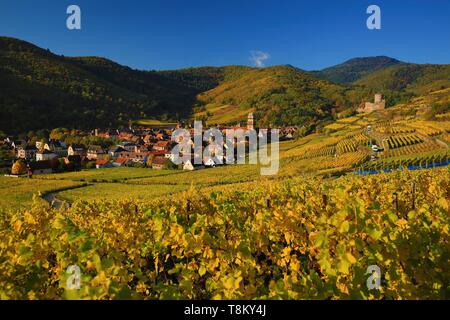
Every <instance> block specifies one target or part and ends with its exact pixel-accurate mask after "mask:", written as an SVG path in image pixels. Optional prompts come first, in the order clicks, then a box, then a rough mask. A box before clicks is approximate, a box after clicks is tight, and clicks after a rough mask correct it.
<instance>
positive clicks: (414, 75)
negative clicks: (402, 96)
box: [355, 64, 450, 95]
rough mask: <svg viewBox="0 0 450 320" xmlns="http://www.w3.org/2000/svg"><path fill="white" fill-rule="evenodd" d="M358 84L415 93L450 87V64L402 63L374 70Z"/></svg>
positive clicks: (382, 89)
mask: <svg viewBox="0 0 450 320" xmlns="http://www.w3.org/2000/svg"><path fill="white" fill-rule="evenodd" d="M355 84H356V85H359V86H364V87H366V88H370V89H372V90H375V91H381V92H382V91H404V92H407V93H410V94H413V95H422V94H426V93H428V92H432V91H436V90H440V89H444V88H448V87H450V64H443V65H437V64H422V65H421V64H400V65H395V66H392V67H389V68H386V69H383V70H379V71H376V72H373V73H371V74H369V75H367V76H365V77H363V78H361V79H359V80H358V81H356V82H355Z"/></svg>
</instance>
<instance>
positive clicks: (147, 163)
mask: <svg viewBox="0 0 450 320" xmlns="http://www.w3.org/2000/svg"><path fill="white" fill-rule="evenodd" d="M153 159H155V155H153V154H151V155H149V156H148V158H147V162H146V163H145V164H146V165H147V167H149V168H151V167H152V165H153Z"/></svg>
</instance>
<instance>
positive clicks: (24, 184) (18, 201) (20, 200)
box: [0, 177, 82, 210]
mask: <svg viewBox="0 0 450 320" xmlns="http://www.w3.org/2000/svg"><path fill="white" fill-rule="evenodd" d="M81 185H82V183H80V182H75V181H53V180H48V181H47V180H37V179H28V178H11V177H0V210H1V209H6V210H17V209H20V208H28V207H30V205H31V203H32V202H33V195H38V194H39V193H41V194H43V193H47V192H54V191H57V190H61V189H65V188H71V187H77V186H81Z"/></svg>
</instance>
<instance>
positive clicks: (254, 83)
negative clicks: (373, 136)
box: [194, 66, 357, 125]
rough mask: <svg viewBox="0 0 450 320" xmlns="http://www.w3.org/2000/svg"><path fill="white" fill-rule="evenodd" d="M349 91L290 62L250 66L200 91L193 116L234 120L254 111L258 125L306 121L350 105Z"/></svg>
mask: <svg viewBox="0 0 450 320" xmlns="http://www.w3.org/2000/svg"><path fill="white" fill-rule="evenodd" d="M351 91H353V90H352V89H350V88H348V87H345V86H341V85H338V84H333V83H331V82H328V81H325V80H320V79H318V78H316V77H314V76H312V75H311V74H309V73H307V72H305V71H303V70H300V69H297V68H294V67H292V66H275V67H268V68H252V69H248V70H247V71H246V72H245V73H242V74H241V75H240V76H237V77H235V78H234V79H230V80H228V81H223V82H222V83H220V84H219V85H218V86H217V87H215V88H213V89H211V90H208V91H206V92H204V93H201V94H200V95H199V96H198V100H199V101H200V107H198V108H196V109H195V110H194V111H196V113H195V114H194V116H195V117H197V118H206V119H210V122H211V123H223V122H233V121H235V122H237V121H239V120H242V119H244V118H245V116H246V113H248V112H250V111H255V112H256V114H257V118H258V123H259V124H260V125H283V124H305V123H306V124H308V123H311V122H313V121H316V120H320V119H325V118H328V117H329V116H330V115H331V113H332V111H333V109H334V110H340V109H343V108H346V107H350V106H351V105H352V104H353V103H354V100H357V99H356V98H355V97H354V96H353V97H352V95H351V94H350V92H351ZM350 97H351V98H350ZM222 114H223V116H222ZM217 115H219V116H217Z"/></svg>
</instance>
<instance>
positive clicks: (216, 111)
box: [192, 104, 255, 124]
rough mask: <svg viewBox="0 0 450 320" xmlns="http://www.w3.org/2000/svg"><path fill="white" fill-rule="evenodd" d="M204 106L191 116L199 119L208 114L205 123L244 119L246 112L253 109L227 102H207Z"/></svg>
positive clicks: (221, 122)
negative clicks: (203, 109)
mask: <svg viewBox="0 0 450 320" xmlns="http://www.w3.org/2000/svg"><path fill="white" fill-rule="evenodd" d="M205 108H206V110H205V111H201V112H197V113H195V114H194V115H193V117H192V118H194V119H201V118H203V117H206V116H207V115H210V116H208V120H207V121H206V123H207V124H223V123H229V122H234V121H241V120H243V121H246V119H247V116H248V114H249V113H250V112H253V111H255V110H254V109H245V108H240V107H238V106H233V105H229V104H226V105H218V104H208V105H206V107H205Z"/></svg>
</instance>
